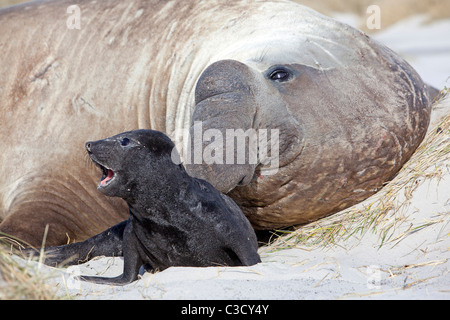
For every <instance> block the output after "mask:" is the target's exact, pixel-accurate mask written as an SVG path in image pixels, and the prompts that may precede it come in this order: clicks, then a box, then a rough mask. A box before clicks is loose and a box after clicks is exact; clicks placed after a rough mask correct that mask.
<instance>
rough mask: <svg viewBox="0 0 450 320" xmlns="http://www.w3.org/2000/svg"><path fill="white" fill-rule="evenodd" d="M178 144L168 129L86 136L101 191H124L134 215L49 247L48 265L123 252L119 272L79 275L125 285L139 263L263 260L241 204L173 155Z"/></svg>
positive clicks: (120, 193) (120, 194)
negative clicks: (89, 235)
mask: <svg viewBox="0 0 450 320" xmlns="http://www.w3.org/2000/svg"><path fill="white" fill-rule="evenodd" d="M174 148H175V146H174V144H173V142H172V141H171V140H170V139H169V138H168V137H167V136H166V135H165V134H163V133H161V132H159V131H154V130H135V131H129V132H124V133H121V134H118V135H116V136H113V137H110V138H107V139H104V140H99V141H94V142H87V143H86V149H87V152H88V154H89V156H90V158H91V159H92V161H93V162H94V163H95V164H96V165H97V166H99V167H100V169H101V170H102V173H103V176H102V178H101V180H100V183H99V185H98V190H99V191H101V192H102V193H104V194H105V195H107V196H111V197H121V198H123V199H124V200H125V201H126V202H127V204H128V207H129V213H130V216H129V218H128V220H126V221H123V222H121V223H119V224H118V225H116V226H114V227H112V228H110V229H108V230H106V231H105V232H103V233H101V234H99V235H97V236H94V237H92V238H89V239H87V240H85V241H83V242H79V243H73V244H69V245H65V246H59V247H52V248H48V249H47V250H46V252H47V254H48V255H49V257H48V258H47V259H46V261H45V263H46V264H62V263H64V264H66V265H67V264H74V263H77V262H79V261H86V260H89V259H90V258H92V257H93V256H98V255H106V256H118V255H123V257H124V271H123V274H122V275H120V276H118V277H115V278H106V277H95V276H81V277H80V279H82V280H86V281H90V282H96V283H103V284H113V285H123V284H127V283H130V282H132V281H134V280H136V279H137V277H138V273H139V269H140V268H141V266H143V265H145V266H146V268H147V269H150V270H163V269H166V268H168V267H171V266H195V267H206V266H248V265H253V264H256V263H258V262H260V261H261V260H260V258H259V255H258V253H257V248H258V245H257V240H256V235H255V232H254V230H253V228H252V227H251V225H250V223H249V221H248V220H247V218H246V217H245V216H244V214H243V213H242V211H241V210H240V209H239V207H238V206H237V205H236V204H235V203H234V202H233V200H231V199H230V198H229V197H227V196H226V195H223V194H221V193H220V192H218V191H217V190H216V189H215V188H214V187H213V186H212V185H211V184H209V183H208V182H206V181H204V180H201V179H196V178H193V177H191V176H189V175H188V174H187V173H186V171H185V169H184V167H183V165H181V164H179V165H178V164H175V163H174V162H173V161H172V158H171V155H172V151H173V150H174Z"/></svg>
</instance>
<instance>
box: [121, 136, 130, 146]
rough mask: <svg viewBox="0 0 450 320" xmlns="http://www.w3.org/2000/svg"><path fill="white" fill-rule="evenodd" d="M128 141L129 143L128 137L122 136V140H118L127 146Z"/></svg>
mask: <svg viewBox="0 0 450 320" xmlns="http://www.w3.org/2000/svg"><path fill="white" fill-rule="evenodd" d="M129 143H130V139H128V138H123V139H122V141H121V142H120V144H121V145H122V146H124V147H125V146H127V145H128V144H129Z"/></svg>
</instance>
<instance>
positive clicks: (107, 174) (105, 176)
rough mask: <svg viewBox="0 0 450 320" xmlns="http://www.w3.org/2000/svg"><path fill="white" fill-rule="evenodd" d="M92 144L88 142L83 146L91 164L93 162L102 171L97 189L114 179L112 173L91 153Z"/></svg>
mask: <svg viewBox="0 0 450 320" xmlns="http://www.w3.org/2000/svg"><path fill="white" fill-rule="evenodd" d="M94 144H95V143H94V142H91V141H88V142H86V144H85V147H86V150H87V152H88V154H89V157H90V158H91V160H92V162H94V163H95V164H96V165H97V166H98V167H99V168H100V170H101V171H102V177H101V179H100V183H99V185H98V187H105V186H106V185H108V184H109V183H110V182H111V181H112V180H113V178H114V176H115V175H114V171H113V170H112V169H110V168H108V167H107V166H106V165H105V164H103V163H101V162H100V161H99V160H98V159H97V157H96V156H95V154H94V152H93V147H94Z"/></svg>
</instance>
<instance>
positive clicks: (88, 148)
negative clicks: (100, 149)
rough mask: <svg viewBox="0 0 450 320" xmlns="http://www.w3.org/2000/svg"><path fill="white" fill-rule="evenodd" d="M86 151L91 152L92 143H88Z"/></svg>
mask: <svg viewBox="0 0 450 320" xmlns="http://www.w3.org/2000/svg"><path fill="white" fill-rule="evenodd" d="M86 150H87V151H91V143H90V142H87V143H86Z"/></svg>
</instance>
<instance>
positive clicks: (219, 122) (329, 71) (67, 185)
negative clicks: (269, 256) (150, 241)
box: [0, 0, 430, 246]
mask: <svg viewBox="0 0 450 320" xmlns="http://www.w3.org/2000/svg"><path fill="white" fill-rule="evenodd" d="M72 4H73V1H64V0H58V1H43V2H32V3H30V4H24V5H20V6H16V7H12V8H9V9H5V10H3V11H1V13H0V27H1V30H2V32H1V35H0V55H1V56H0V61H1V65H2V67H1V68H0V104H1V114H0V119H1V120H0V121H1V126H0V138H1V141H2V145H3V146H2V152H1V155H0V183H1V187H0V190H1V197H0V215H1V217H2V218H3V222H2V224H1V225H0V231H2V232H5V233H8V234H11V235H14V236H16V237H18V238H20V239H23V240H25V241H27V242H28V243H30V244H32V245H35V246H40V245H41V242H42V239H43V234H44V230H45V226H46V225H47V224H48V225H49V229H48V234H47V238H46V245H59V244H63V243H66V242H68V241H81V240H84V239H86V238H88V237H90V236H92V235H95V234H98V233H99V232H101V231H102V230H105V229H106V228H107V227H109V226H112V225H114V224H116V223H117V222H119V221H121V220H123V219H125V218H126V215H127V210H126V207H125V204H124V203H123V202H120V201H112V200H110V199H108V198H106V197H103V196H101V195H99V194H98V192H97V191H96V190H95V185H96V183H95V180H96V179H97V177H96V175H97V172H96V170H95V168H89V169H88V170H86V167H87V162H88V161H87V159H86V156H85V152H83V146H84V143H85V141H88V140H96V139H99V138H102V137H105V136H112V135H113V134H116V133H118V132H123V131H128V130H132V129H138V128H150V129H154V130H158V131H162V132H165V133H167V134H168V135H169V136H170V137H171V138H172V139H173V140H174V141H176V142H177V145H179V146H180V145H181V144H182V140H183V139H182V138H183V132H185V129H186V130H189V128H190V127H191V125H193V124H195V126H192V128H191V132H192V134H193V135H195V131H197V133H198V132H200V136H201V133H203V132H204V133H205V137H203V138H204V139H197V140H195V141H194V143H191V144H190V145H191V148H192V151H193V152H192V153H193V154H195V153H196V151H198V149H199V148H202V147H205V149H204V154H206V155H208V154H210V155H212V156H214V157H216V156H217V155H218V154H221V153H222V154H223V157H224V158H225V155H229V156H230V157H229V158H228V160H230V159H237V158H238V157H239V154H237V153H238V152H237V151H236V152H235V153H233V151H230V150H220V148H216V147H217V144H216V143H219V142H220V139H219V138H217V137H218V136H219V133H220V134H222V135H223V137H225V138H224V139H223V141H222V142H223V143H222V144H223V146H224V147H223V148H224V149H225V147H226V146H227V145H230V144H229V142H230V139H234V137H233V136H231V135H230V137H228V139H227V136H226V133H227V129H228V130H230V131H233V130H236V129H242V130H243V131H244V132H248V130H249V129H253V130H254V131H255V132H256V133H258V134H259V136H258V140H257V141H259V140H264V139H261V136H264V135H263V132H264V131H263V130H265V132H267V135H266V138H267V139H266V140H267V141H266V142H267V143H266V145H265V147H267V153H261V152H259V151H258V155H259V156H258V157H257V159H256V161H250V157H248V158H249V159H246V160H245V161H244V162H243V163H242V162H241V163H240V162H238V161H236V162H235V163H234V164H229V163H225V162H226V161H224V164H218V163H214V162H211V161H206V159H205V158H204V157H201V158H200V159H197V160H195V159H194V160H193V161H192V164H191V165H188V166H187V167H188V172H189V173H190V174H191V175H193V176H195V177H199V178H203V179H205V180H207V181H209V182H210V183H211V184H212V185H213V186H215V187H216V188H217V189H218V190H219V191H222V192H224V193H228V194H229V195H230V196H231V197H232V198H233V199H234V200H235V201H236V202H237V203H238V205H239V206H240V207H241V209H242V210H243V212H244V213H245V214H246V215H247V217H248V218H249V220H250V221H251V223H252V225H253V227H255V228H257V229H270V228H278V227H283V226H289V225H294V224H302V223H306V222H309V221H313V220H316V219H319V218H321V217H324V216H326V215H329V214H332V213H334V212H337V211H339V210H341V209H344V208H346V207H348V206H351V205H353V204H355V203H357V202H359V201H361V200H363V199H365V198H367V197H368V196H370V195H371V194H373V193H374V192H376V191H377V189H379V188H380V187H381V186H382V184H383V183H384V182H385V181H386V180H388V179H390V178H392V177H393V175H395V173H396V172H397V171H398V170H399V169H400V168H401V166H402V165H403V163H404V162H405V161H406V160H407V159H408V158H409V157H410V155H411V154H412V153H413V151H414V150H415V149H416V147H417V146H418V144H419V143H420V142H421V140H422V138H423V137H424V134H425V132H426V129H427V126H428V122H429V113H430V107H429V101H428V97H427V89H426V86H425V85H424V84H423V82H422V80H421V78H420V77H419V76H418V75H417V73H416V72H415V71H414V70H413V68H412V67H411V66H410V65H408V64H407V63H406V62H405V61H403V60H402V59H401V58H399V57H398V56H397V55H396V54H395V53H393V52H392V51H391V50H389V49H388V48H386V47H384V46H383V45H381V44H379V43H377V42H375V41H373V40H371V39H370V38H369V37H368V36H366V35H365V34H364V33H362V32H360V31H358V30H355V29H353V28H351V27H349V26H347V25H344V24H342V23H339V22H336V21H334V20H332V19H330V18H327V17H324V16H322V15H320V14H318V13H316V12H314V11H312V10H310V9H308V8H305V7H303V6H300V5H298V4H295V3H291V2H286V1H265V2H261V1H256V0H255V1H248V0H246V1H229V2H224V1H210V0H208V1H199V0H192V1H144V0H135V1H119V0H117V1H112V0H111V1H78V2H77V6H75V7H74V6H71V5H72ZM67 12H69V13H67ZM78 17H79V18H80V19H79V20H77V18H78ZM78 28H79V29H78ZM200 121H201V122H200ZM211 129H214V130H212V131H211ZM272 132H273V133H274V135H271V134H270V133H272ZM212 133H213V134H212ZM212 136H215V137H216V138H217V139H216V140H214V139H212ZM271 137H273V139H272V138H271ZM277 137H278V139H275V138H277ZM208 138H209V140H208ZM213 140H214V148H213V149H214V150H213V151H211V148H209V149H208V148H207V147H211V146H210V144H211V143H212V142H213ZM247 140H251V139H247ZM236 144H238V143H236ZM187 145H188V144H185V147H186V146H187ZM259 147H261V146H260V145H258V148H259ZM247 149H249V148H247ZM261 149H262V147H261ZM210 151H211V152H210ZM181 152H182V153H183V151H181ZM197 153H198V152H197ZM204 154H203V155H204ZM264 154H266V155H267V156H264ZM275 160H276V161H275ZM271 163H272V164H273V163H278V166H277V169H276V170H273V168H271V171H270V173H271V174H270V175H268V174H265V173H267V172H265V170H264V166H263V164H266V166H265V167H267V166H270V164H271ZM186 164H188V161H186Z"/></svg>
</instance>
